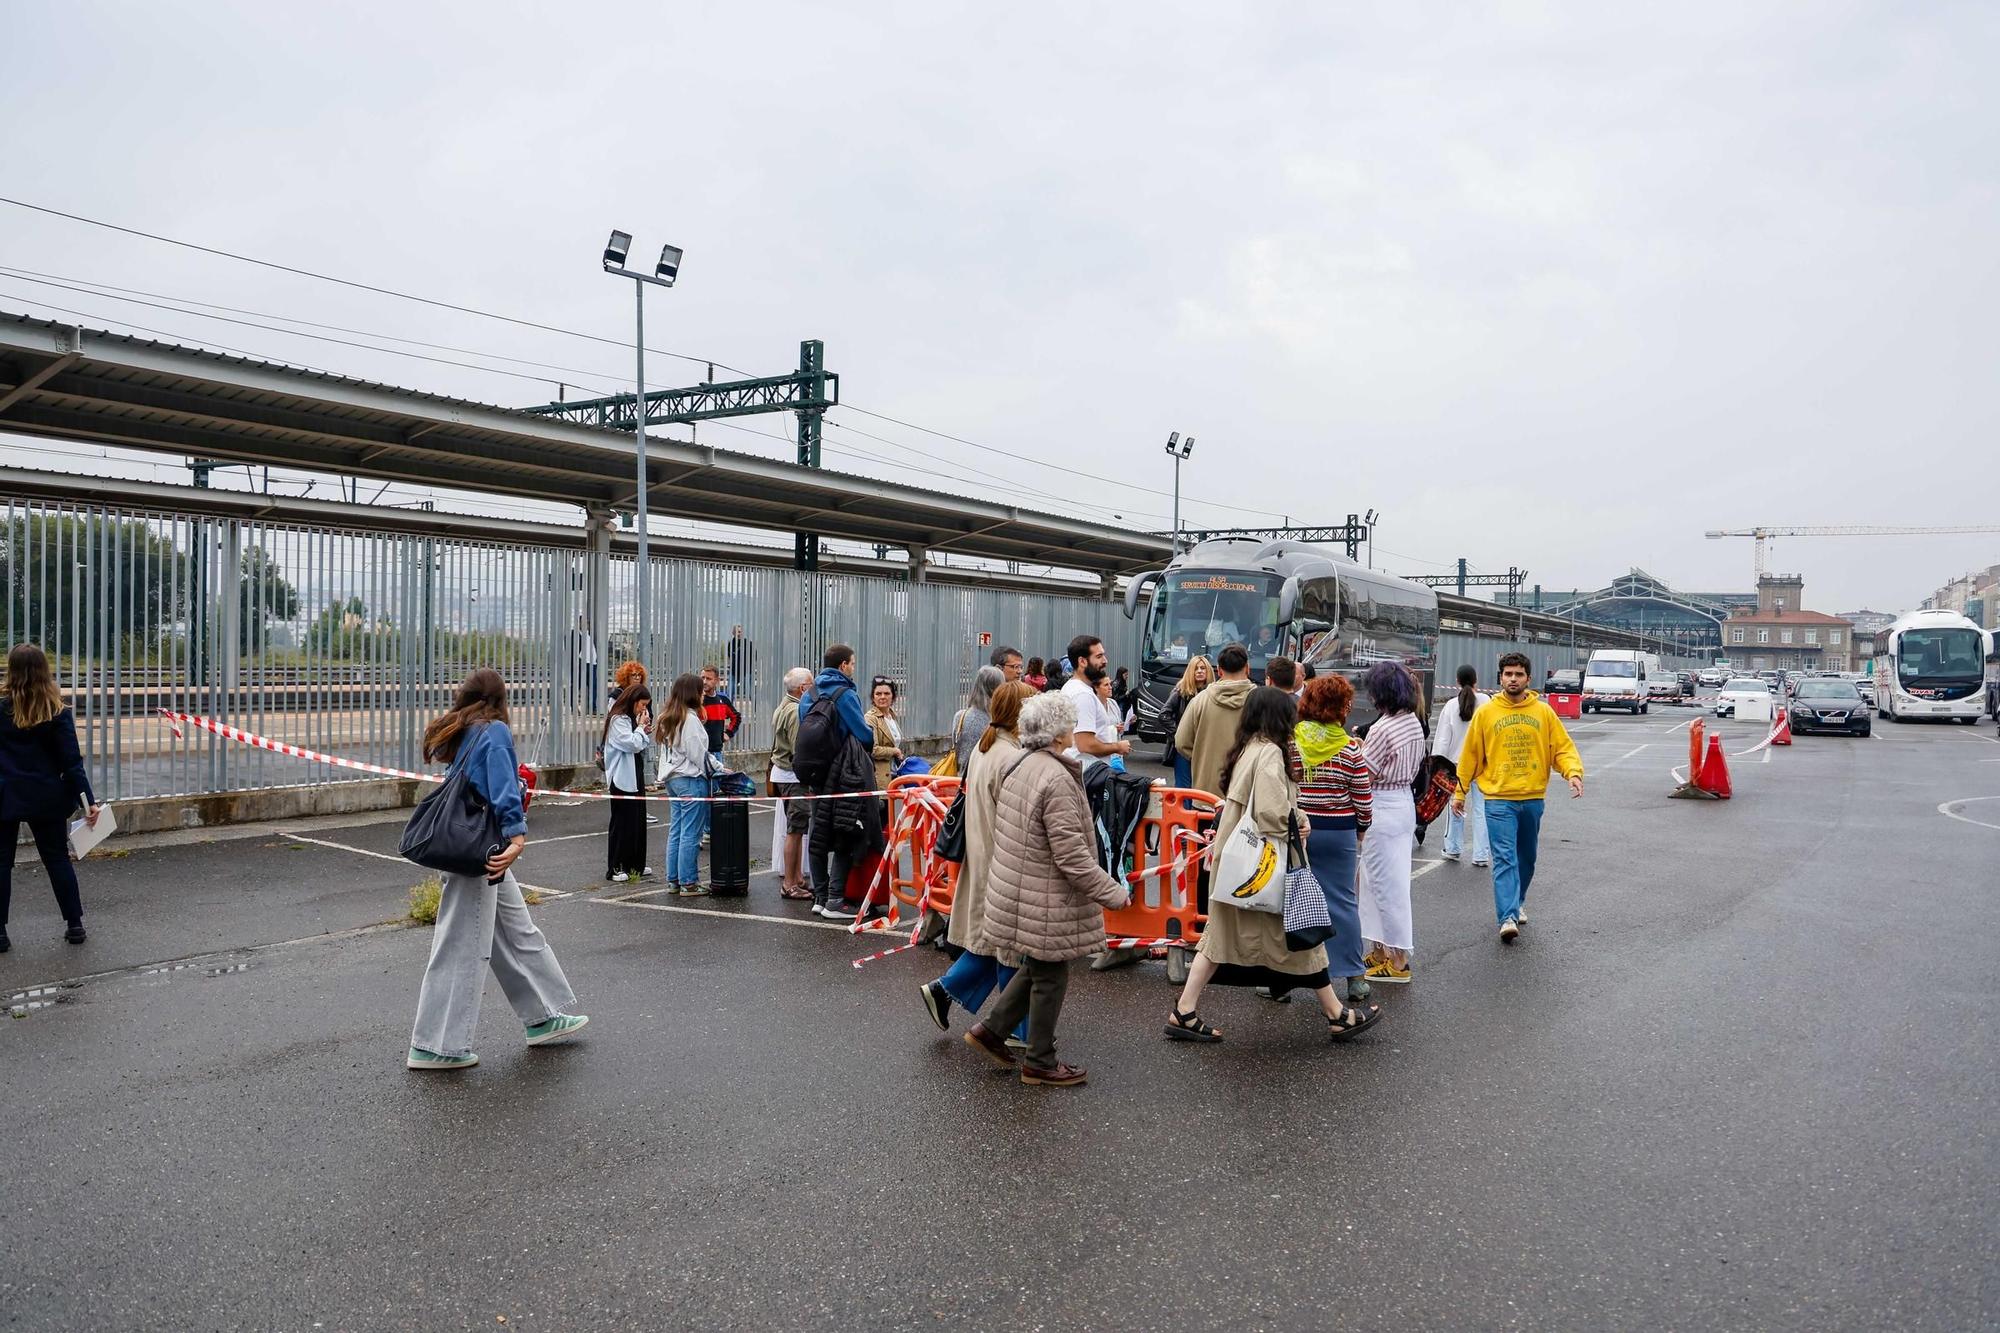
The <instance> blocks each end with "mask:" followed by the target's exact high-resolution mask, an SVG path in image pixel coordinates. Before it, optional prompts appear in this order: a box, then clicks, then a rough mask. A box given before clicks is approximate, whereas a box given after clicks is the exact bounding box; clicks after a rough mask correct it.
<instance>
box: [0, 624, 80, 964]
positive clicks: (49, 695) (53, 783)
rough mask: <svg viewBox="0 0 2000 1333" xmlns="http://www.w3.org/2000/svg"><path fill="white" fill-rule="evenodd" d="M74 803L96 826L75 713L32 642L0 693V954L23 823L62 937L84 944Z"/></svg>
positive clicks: (14, 661) (13, 662) (13, 657)
mask: <svg viewBox="0 0 2000 1333" xmlns="http://www.w3.org/2000/svg"><path fill="white" fill-rule="evenodd" d="M79 808H81V810H82V817H83V821H84V823H85V824H87V825H88V826H90V827H92V828H95V827H96V826H97V816H98V808H99V807H98V804H97V796H96V794H95V793H94V792H92V791H91V789H90V774H88V773H87V772H85V771H84V767H83V753H82V751H81V750H79V749H78V748H77V743H76V715H75V714H74V713H72V712H71V711H70V707H69V705H68V704H67V703H65V702H63V697H62V691H60V690H58V689H57V688H56V681H55V674H54V673H53V672H51V671H50V670H49V659H48V657H47V656H46V655H45V654H43V652H42V650H41V649H40V648H37V647H36V646H35V645H34V644H32V643H17V644H15V645H14V647H13V649H12V650H11V651H10V652H9V653H8V654H7V688H6V693H5V697H4V698H0V842H4V843H5V845H4V846H0V953H4V952H5V951H6V950H7V948H8V941H7V909H8V908H9V906H10V905H11V903H12V900H13V896H14V847H15V844H16V843H18V842H19V841H20V837H21V825H23V824H26V825H27V826H28V830H29V832H31V833H33V834H34V838H35V850H36V851H37V852H39V853H41V857H42V865H43V867H44V868H45V869H47V871H48V872H49V887H50V888H52V889H54V890H55V894H56V906H58V907H59V908H61V909H62V914H63V920H64V921H65V922H67V923H68V925H69V929H68V930H67V931H66V932H65V933H64V935H63V938H64V939H66V940H68V941H69V942H70V943H71V944H81V943H83V942H84V940H85V939H86V938H87V936H86V933H85V931H84V929H83V895H82V892H81V891H80V890H79V889H78V888H77V883H76V871H75V870H74V869H73V868H72V867H71V866H70V861H69V820H70V818H71V816H73V815H75V814H76V813H77V812H78V810H79Z"/></svg>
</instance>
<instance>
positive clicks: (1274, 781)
mask: <svg viewBox="0 0 2000 1333" xmlns="http://www.w3.org/2000/svg"><path fill="white" fill-rule="evenodd" d="M1253 795H1254V800H1255V805H1256V809H1257V831H1258V832H1259V833H1262V834H1264V835H1266V836H1267V837H1273V838H1277V839H1279V840H1280V841H1281V842H1282V841H1283V840H1284V838H1285V836H1286V835H1285V824H1286V821H1287V820H1289V819H1293V818H1294V817H1295V816H1294V811H1295V809H1296V807H1297V806H1298V802H1299V788H1298V784H1297V783H1295V782H1293V781H1292V775H1291V771H1290V770H1289V769H1288V768H1287V766H1286V763H1285V752H1284V751H1283V750H1282V749H1280V748H1279V747H1277V746H1275V745H1273V744H1271V742H1269V741H1264V740H1259V741H1252V742H1251V743H1250V745H1249V748H1247V749H1245V750H1244V751H1243V757H1242V758H1241V759H1238V760H1237V761H1236V772H1235V774H1234V775H1233V777H1232V778H1231V780H1230V783H1229V792H1228V796H1227V798H1226V799H1225V800H1224V801H1223V803H1222V812H1221V813H1220V814H1219V815H1217V816H1216V818H1215V844H1214V845H1215V846H1217V847H1220V846H1222V845H1223V844H1224V843H1226V842H1227V841H1228V840H1229V835H1230V834H1232V833H1234V832H1235V831H1236V826H1237V825H1238V824H1240V823H1242V822H1243V812H1244V811H1245V810H1246V809H1247V808H1249V807H1250V805H1251V804H1252V798H1253ZM1296 827H1297V828H1298V831H1299V833H1300V835H1301V837H1303V836H1304V834H1305V833H1306V832H1307V830H1306V828H1305V826H1304V824H1303V823H1300V824H1298V825H1297V826H1296ZM1200 952H1201V953H1202V954H1203V955H1204V956H1205V957H1208V958H1212V959H1214V960H1215V961H1216V962H1218V963H1235V964H1237V965H1239V966H1242V967H1268V968H1271V969H1272V970H1274V971H1278V972H1290V973H1295V974H1298V973H1307V972H1324V971H1325V970H1326V949H1325V947H1324V946H1322V945H1315V946H1313V947H1312V948H1310V949H1308V950H1306V951H1305V952H1304V953H1293V952H1292V951H1291V950H1289V949H1287V948H1286V947H1285V919H1284V918H1283V917H1282V916H1279V915H1278V914H1277V913H1276V912H1247V911H1244V910H1243V909H1242V908H1240V907H1231V906H1230V905H1229V904H1228V903H1226V902H1221V901H1218V900H1217V899H1216V898H1214V897H1213V896H1211V897H1210V898H1209V900H1208V924H1207V925H1206V926H1204V927H1202V932H1201V948H1200Z"/></svg>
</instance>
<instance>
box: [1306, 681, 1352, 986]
mask: <svg viewBox="0 0 2000 1333" xmlns="http://www.w3.org/2000/svg"><path fill="white" fill-rule="evenodd" d="M1353 703H1354V687H1353V686H1352V685H1350V684H1348V683H1347V678H1346V677H1344V676H1337V675H1334V676H1318V677H1315V678H1314V679H1312V680H1310V681H1307V682H1306V689H1305V695H1304V697H1303V698H1302V699H1300V701H1299V724H1298V727H1297V729H1296V730H1295V731H1294V732H1293V739H1294V740H1295V741H1296V743H1297V746H1298V752H1299V762H1300V764H1301V765H1302V766H1303V768H1304V771H1305V779H1304V781H1302V782H1301V783H1300V784H1299V812H1300V813H1301V814H1303V815H1305V816H1306V818H1307V819H1308V820H1309V821H1310V822H1311V824H1312V832H1311V834H1310V835H1308V837H1307V838H1306V859H1307V860H1308V861H1309V862H1311V863H1312V871H1313V877H1314V878H1316V879H1317V880H1319V887H1320V890H1321V892H1323V893H1325V894H1326V910H1327V912H1328V914H1329V915H1331V916H1332V917H1333V938H1332V939H1330V940H1328V941H1327V942H1326V961H1327V970H1328V971H1329V972H1330V973H1332V974H1333V975H1334V976H1336V977H1345V978H1347V994H1348V998H1349V999H1362V998H1364V997H1366V995H1367V994H1368V989H1367V987H1368V983H1367V982H1366V981H1365V980H1363V974H1364V973H1365V972H1366V971H1367V970H1368V968H1367V964H1366V963H1364V962H1363V961H1362V958H1361V954H1362V949H1361V906H1360V902H1359V900H1358V899H1357V898H1356V897H1355V868H1356V865H1357V860H1358V857H1359V855H1360V847H1361V840H1362V838H1363V837H1364V836H1365V835H1366V834H1367V832H1368V824H1369V819H1370V817H1371V809H1370V807H1371V805H1372V801H1371V800H1370V792H1369V782H1368V761H1367V760H1366V759H1365V758H1363V757H1362V753H1361V742H1360V741H1358V740H1356V739H1355V738H1354V737H1352V736H1350V735H1348V734H1347V728H1346V722H1347V710H1348V708H1349V706H1351V705H1352V704H1353Z"/></svg>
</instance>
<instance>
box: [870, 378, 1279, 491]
mask: <svg viewBox="0 0 2000 1333" xmlns="http://www.w3.org/2000/svg"><path fill="white" fill-rule="evenodd" d="M841 406H842V407H844V408H845V409H847V410H848V411H850V412H859V413H860V414H861V415H862V416H865V417H874V418H875V419H876V420H877V421H887V422H890V423H892V424H894V425H897V426H902V427H903V428H905V429H906V430H917V431H922V432H923V433H924V434H926V435H935V436H937V437H938V438H939V439H941V440H951V441H953V442H954V443H957V444H963V445H967V446H969V447H971V448H974V449H983V450H985V451H986V452H987V453H990V454H999V455H1000V456H1001V457H1003V458H1012V459H1017V460H1018V461H1020V462H1023V463H1031V464H1033V465H1035V466H1036V467H1045V468H1049V469H1050V470H1052V471H1055V472H1067V473H1069V474H1070V475H1071V476H1073V477H1082V478H1084V479H1085V480H1088V481H1101V482H1103V483H1105V484H1106V485H1108V486H1122V487H1124V488H1125V489H1127V490H1133V491H1143V492H1145V493H1146V494H1148V495H1159V496H1172V495H1173V492H1172V491H1162V490H1156V489H1155V488H1153V487H1151V486H1141V485H1139V484H1138V483H1137V482H1131V481H1120V480H1118V479H1117V478H1115V477H1105V476H1099V475H1098V474H1097V473H1095V472H1084V471H1082V470H1080V469H1078V468H1073V467H1064V466H1063V465H1062V464H1060V463H1051V462H1048V461H1047V460H1046V459H1041V458H1031V457H1029V456H1028V455H1026V454H1017V453H1012V452H1010V451H1008V450H1006V449H1000V448H996V447H994V446H993V445H990V444H981V443H979V441H977V440H968V439H966V438H965V437H964V436H962V435H953V434H950V433H949V432H946V431H941V430H932V429H931V428H930V427H929V426H919V425H917V424H916V423H915V422H914V421H903V420H900V419H899V418H896V417H892V416H889V415H887V414H886V413H882V412H871V411H869V410H868V409H867V408H865V407H856V406H854V404H852V403H842V404H841ZM1187 503H1189V504H1202V505H1207V506H1209V507H1210V508H1214V509H1234V510H1235V511H1236V512H1238V513H1240V514H1257V515H1259V516H1261V517H1266V518H1268V517H1270V516H1271V515H1274V514H1277V513H1278V512H1279V511H1277V510H1275V509H1252V508H1250V507H1249V506H1248V505H1239V504H1230V503H1228V502H1227V501H1223V500H1197V499H1194V498H1193V497H1188V498H1187Z"/></svg>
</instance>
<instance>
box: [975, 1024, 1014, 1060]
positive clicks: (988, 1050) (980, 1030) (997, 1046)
mask: <svg viewBox="0 0 2000 1333" xmlns="http://www.w3.org/2000/svg"><path fill="white" fill-rule="evenodd" d="M965 1044H966V1045H967V1046H970V1047H971V1048H972V1049H973V1050H975V1051H978V1052H979V1053H980V1054H981V1055H983V1056H985V1057H986V1058H987V1059H989V1060H991V1061H992V1062H993V1063H994V1064H996V1065H999V1066H1001V1067H1002V1068H1003V1069H1012V1068H1013V1067H1014V1053H1013V1052H1012V1051H1010V1050H1008V1049H1007V1043H1006V1041H1005V1040H1004V1039H1002V1038H1000V1037H996V1036H994V1035H993V1034H992V1033H991V1032H988V1031H987V1030H986V1025H985V1024H984V1023H974V1024H973V1025H972V1026H971V1027H970V1028H969V1029H967V1031H966V1034H965Z"/></svg>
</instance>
